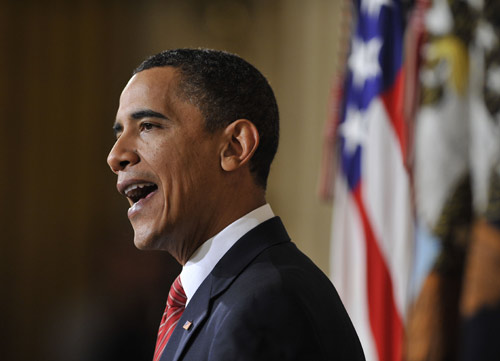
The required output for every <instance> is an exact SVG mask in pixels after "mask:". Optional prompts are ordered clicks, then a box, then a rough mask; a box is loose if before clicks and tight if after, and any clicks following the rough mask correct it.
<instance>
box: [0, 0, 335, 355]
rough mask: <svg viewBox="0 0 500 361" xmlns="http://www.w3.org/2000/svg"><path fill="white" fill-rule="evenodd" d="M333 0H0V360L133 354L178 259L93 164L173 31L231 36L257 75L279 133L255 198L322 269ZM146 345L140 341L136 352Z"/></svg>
mask: <svg viewBox="0 0 500 361" xmlns="http://www.w3.org/2000/svg"><path fill="white" fill-rule="evenodd" d="M337 6H338V4H337V1H335V0H330V1H328V0H308V1H302V0H276V1H269V0H233V1H225V0H220V1H218V0H213V1H209V0H170V1H169V0H163V1H160V0H156V1H155V0H148V1H146V0H143V1H133V0H122V1H118V0H115V1H111V0H109V1H98V0H74V1H56V0H54V1H48V0H47V1H35V0H33V1H29V0H24V1H15V0H12V1H7V0H3V1H2V2H0V47H1V51H0V69H1V70H0V109H1V121H0V167H1V168H0V171H1V176H0V186H1V189H2V190H3V191H2V192H1V193H2V196H1V200H2V202H1V204H2V206H1V207H0V212H1V213H0V222H1V232H2V233H1V245H2V250H1V253H0V257H1V258H0V267H1V270H2V273H1V277H2V279H1V281H2V285H3V290H2V297H1V299H2V300H1V304H0V307H1V309H2V318H3V320H2V322H1V325H0V330H1V331H2V332H1V334H0V336H2V337H0V347H1V348H2V360H28V359H30V360H31V359H36V360H98V359H103V360H114V359H117V360H118V359H119V360H127V359H131V360H139V359H148V358H149V357H150V356H151V354H152V350H153V347H154V337H155V336H154V335H155V334H156V330H155V328H156V327H157V324H158V322H159V317H160V316H161V313H162V310H163V307H164V300H165V298H166V294H167V292H168V288H169V285H170V282H171V281H172V280H173V278H174V277H175V275H176V274H177V273H178V272H179V269H180V268H179V266H178V265H177V264H176V263H175V262H174V261H173V260H172V259H171V257H170V256H168V255H166V254H159V253H148V252H139V251H137V250H135V248H134V246H133V244H132V232H131V227H130V226H129V224H128V220H127V217H126V208H127V206H126V204H127V203H126V201H125V200H123V199H122V197H121V196H120V195H119V194H118V193H117V192H116V189H115V177H114V175H113V174H112V173H111V171H109V169H108V167H107V164H106V156H107V153H108V151H109V149H110V148H111V146H112V143H113V136H112V131H111V125H112V123H113V120H114V115H115V112H116V108H117V105H118V97H119V95H120V92H121V89H122V88H123V86H124V85H125V84H126V82H127V80H128V79H129V77H130V73H131V71H132V69H133V68H134V67H135V66H136V65H137V64H138V63H139V62H140V61H141V60H142V59H143V58H145V57H146V56H148V55H150V54H153V53H156V52H159V51H161V50H163V49H166V48H173V47H198V46H203V47H213V48H218V49H225V50H228V51H232V52H236V53H238V54H240V55H241V56H242V57H244V58H246V59H247V60H249V61H250V62H251V63H253V64H254V65H256V66H257V68H259V69H260V70H261V71H262V72H263V73H264V74H265V75H266V76H267V77H268V79H269V80H270V82H271V85H272V86H273V88H274V90H275V92H276V96H277V98H278V104H279V107H280V112H281V119H282V120H281V131H282V133H281V144H280V148H279V151H278V156H277V159H276V161H275V163H274V165H273V168H272V170H271V178H270V181H269V187H268V201H269V202H270V203H271V205H272V207H273V209H274V211H275V213H276V214H278V215H280V216H281V217H282V218H283V220H284V223H285V225H286V226H287V228H288V230H289V233H290V235H291V236H292V238H293V240H294V241H295V242H296V243H297V244H298V246H299V248H301V249H302V250H303V251H304V252H305V253H306V254H308V255H309V256H310V257H311V258H312V259H313V260H314V261H315V262H316V263H317V264H318V265H319V266H320V267H321V268H322V269H323V270H325V271H327V269H328V248H329V233H330V216H331V210H330V207H329V206H328V205H324V204H321V202H320V201H319V200H318V199H317V196H316V184H317V178H318V174H319V164H320V158H321V143H322V128H323V123H324V120H325V118H326V113H327V109H328V96H329V86H330V78H331V75H332V74H333V73H334V70H335V66H336V64H335V60H336V56H335V51H336V39H337V35H336V33H337V23H338V11H337ZM145 355H146V356H145Z"/></svg>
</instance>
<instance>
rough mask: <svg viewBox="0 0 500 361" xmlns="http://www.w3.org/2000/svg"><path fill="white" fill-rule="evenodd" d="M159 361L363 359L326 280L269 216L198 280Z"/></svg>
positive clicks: (337, 299)
mask: <svg viewBox="0 0 500 361" xmlns="http://www.w3.org/2000/svg"><path fill="white" fill-rule="evenodd" d="M188 321H189V322H191V326H190V327H189V328H188V329H187V330H186V329H184V328H183V326H184V325H185V323H186V322H188ZM167 360H169V361H170V360H193V361H203V360H214V361H222V360H231V361H234V360H258V361H262V360H273V361H278V360H314V361H317V360H345V361H347V360H348V361H357V360H364V356H363V351H362V349H361V345H360V343H359V340H358V337H357V335H356V332H355V331H354V328H353V326H352V323H351V321H350V319H349V317H348V315H347V313H346V311H345V309H344V306H343V305H342V302H341V301H340V299H339V296H338V295H337V292H336V290H335V288H334V287H333V285H332V283H331V282H330V280H329V279H328V278H327V277H326V276H325V274H324V273H323V272H321V271H320V270H319V269H318V268H317V267H316V266H315V265H314V264H313V262H312V261H311V260H310V259H309V258H307V257H306V256H305V255H304V254H303V253H302V252H300V251H299V250H298V249H297V247H296V246H295V245H294V244H293V243H292V242H290V238H289V237H288V234H287V233H286V230H285V228H284V227H283V224H282V223H281V220H280V219H279V218H278V217H274V218H272V219H270V220H268V221H266V222H264V223H262V224H260V225H259V226H257V227H256V228H254V229H252V230H251V231H250V232H248V233H247V234H245V235H244V236H243V237H242V238H241V239H240V240H239V241H238V242H237V243H236V244H235V245H234V246H233V247H232V248H231V249H230V250H229V251H228V252H227V253H226V254H225V255H224V257H223V258H222V259H221V260H220V261H219V263H218V264H217V265H216V266H215V268H214V269H213V271H212V272H211V273H210V274H209V275H208V276H207V278H206V279H205V280H204V281H203V283H202V284H201V285H200V287H199V288H198V290H197V291H196V293H195V294H194V296H193V298H192V299H191V300H190V302H189V304H188V305H187V307H186V309H185V311H184V313H183V315H182V317H181V319H180V320H179V323H178V324H177V327H176V329H175V330H174V332H173V333H172V336H171V338H170V340H169V341H168V344H167V346H166V348H165V350H164V352H163V355H162V358H161V361H167Z"/></svg>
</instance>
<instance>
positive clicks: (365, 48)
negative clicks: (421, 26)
mask: <svg viewBox="0 0 500 361" xmlns="http://www.w3.org/2000/svg"><path fill="white" fill-rule="evenodd" d="M354 7H355V13H356V15H357V18H356V21H355V24H354V28H353V35H352V42H351V52H350V55H349V57H348V59H347V69H346V79H345V84H344V100H343V103H342V107H341V110H340V111H341V114H340V121H339V125H338V128H337V132H338V140H339V142H340V144H339V145H340V146H339V149H340V154H339V158H340V159H339V160H340V161H339V171H338V172H337V178H336V181H335V193H334V196H335V198H334V218H333V226H332V248H331V262H330V264H331V276H332V280H333V282H334V283H335V285H336V287H337V289H338V291H339V294H340V296H341V298H342V300H343V302H344V304H345V305H346V308H347V310H348V312H349V314H350V316H351V318H352V320H353V323H354V326H355V327H356V329H357V331H358V334H359V336H360V339H361V343H362V345H363V349H364V351H365V354H366V359H367V361H375V360H378V361H396V360H401V359H402V354H403V334H404V321H405V313H406V312H405V311H406V307H407V288H408V279H409V274H410V271H411V255H412V248H413V234H414V232H413V228H414V217H413V211H412V202H411V187H410V174H409V171H408V167H407V165H406V162H405V160H406V158H407V153H408V152H407V127H406V124H405V120H404V117H403V85H404V72H403V59H402V58H403V56H402V54H403V32H404V26H403V20H402V19H403V18H402V6H401V1H400V0H356V1H354Z"/></svg>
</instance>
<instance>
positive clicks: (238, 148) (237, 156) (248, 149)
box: [221, 119, 259, 172]
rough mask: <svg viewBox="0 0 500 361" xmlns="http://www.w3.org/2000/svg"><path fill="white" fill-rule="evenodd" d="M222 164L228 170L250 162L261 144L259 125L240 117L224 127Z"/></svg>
mask: <svg viewBox="0 0 500 361" xmlns="http://www.w3.org/2000/svg"><path fill="white" fill-rule="evenodd" d="M223 139H224V143H223V147H222V152H221V166H222V169H224V170H225V171H227V172H230V171H233V170H236V169H238V168H239V167H241V166H242V165H244V164H246V163H248V162H249V161H250V159H251V158H252V156H253V154H254V153H255V150H256V149H257V146H258V145H259V132H258V131H257V127H256V126H255V125H254V124H253V123H252V122H251V121H249V120H248V119H238V120H235V121H234V122H232V123H231V124H229V125H228V126H227V127H226V128H225V129H224V134H223Z"/></svg>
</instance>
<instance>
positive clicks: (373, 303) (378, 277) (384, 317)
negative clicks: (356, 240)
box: [353, 183, 403, 361]
mask: <svg viewBox="0 0 500 361" xmlns="http://www.w3.org/2000/svg"><path fill="white" fill-rule="evenodd" d="M361 187H362V183H360V185H359V186H358V187H357V188H356V189H355V190H354V192H353V194H354V199H355V201H356V205H357V206H358V210H359V213H360V215H361V221H362V224H363V230H364V233H365V241H366V263H367V268H366V270H367V276H366V277H367V288H368V306H369V317H370V326H371V328H372V332H373V337H374V338H375V343H376V346H377V352H378V357H379V360H384V361H396V360H400V359H401V352H402V337H401V335H402V333H403V325H402V321H401V318H400V316H399V314H398V311H397V308H396V304H395V301H394V296H393V295H394V293H393V287H392V280H391V276H390V274H389V270H388V267H387V265H386V263H385V260H384V257H383V256H382V253H381V251H380V249H379V246H378V245H379V244H380V243H379V242H378V241H377V240H376V238H375V235H374V233H373V229H372V226H371V223H370V221H369V219H368V217H367V214H366V210H365V206H364V201H363V198H362V195H361V193H362V192H361ZM388 335H389V337H388Z"/></svg>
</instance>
